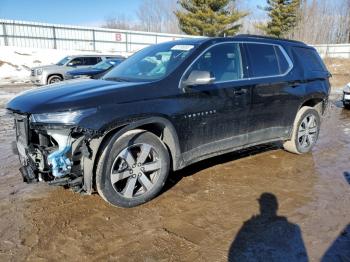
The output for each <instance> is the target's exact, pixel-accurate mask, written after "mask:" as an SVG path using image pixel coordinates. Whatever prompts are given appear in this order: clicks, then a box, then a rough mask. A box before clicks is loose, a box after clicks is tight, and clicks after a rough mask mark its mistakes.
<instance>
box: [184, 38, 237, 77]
mask: <svg viewBox="0 0 350 262" xmlns="http://www.w3.org/2000/svg"><path fill="white" fill-rule="evenodd" d="M192 71H207V72H210V75H211V77H213V78H215V82H220V81H231V80H238V79H242V78H243V71H242V60H241V52H240V47H239V44H233V43H226V44H219V45H216V46H214V47H212V48H210V49H209V50H208V51H206V52H205V53H204V54H202V55H201V56H200V57H199V58H198V60H197V61H196V62H195V63H194V64H193V65H192V66H191V68H190V70H188V71H187V73H186V75H185V76H184V79H183V80H184V81H186V79H187V78H188V76H189V75H190V74H191V72H192Z"/></svg>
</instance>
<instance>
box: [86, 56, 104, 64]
mask: <svg viewBox="0 0 350 262" xmlns="http://www.w3.org/2000/svg"><path fill="white" fill-rule="evenodd" d="M99 62H101V58H100V57H84V65H96V64H97V63H99Z"/></svg>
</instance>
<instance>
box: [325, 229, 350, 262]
mask: <svg viewBox="0 0 350 262" xmlns="http://www.w3.org/2000/svg"><path fill="white" fill-rule="evenodd" d="M347 261H350V224H348V226H347V227H346V228H345V229H344V230H343V231H342V232H341V233H340V235H339V237H338V238H337V239H336V240H335V241H334V242H333V244H332V245H331V246H330V248H329V249H328V250H327V251H326V253H325V254H324V256H323V257H322V259H321V262H347Z"/></svg>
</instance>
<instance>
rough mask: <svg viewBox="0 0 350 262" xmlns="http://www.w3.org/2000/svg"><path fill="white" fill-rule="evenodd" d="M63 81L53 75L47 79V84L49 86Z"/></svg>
mask: <svg viewBox="0 0 350 262" xmlns="http://www.w3.org/2000/svg"><path fill="white" fill-rule="evenodd" d="M62 80H63V79H62V77H60V76H59V75H53V76H50V77H49V78H48V79H47V84H48V85H49V84H54V83H58V82H61V81H62Z"/></svg>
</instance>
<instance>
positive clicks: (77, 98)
mask: <svg viewBox="0 0 350 262" xmlns="http://www.w3.org/2000/svg"><path fill="white" fill-rule="evenodd" d="M149 85H150V84H147V83H144V82H142V83H140V82H114V81H105V80H90V79H86V80H72V81H66V82H62V83H58V84H53V85H48V86H44V87H40V88H36V89H31V90H29V91H25V92H23V93H21V94H19V95H18V96H16V97H15V98H13V99H12V100H11V101H10V102H9V103H8V104H7V106H6V108H7V109H9V110H12V111H15V112H18V113H50V112H59V111H68V110H77V109H83V108H91V107H99V106H100V105H106V104H118V103H125V102H131V101H132V100H137V99H139V98H141V97H142V98H145V96H146V97H147V96H150V95H151V94H150V92H147V90H146V89H147V88H148V87H149Z"/></svg>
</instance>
